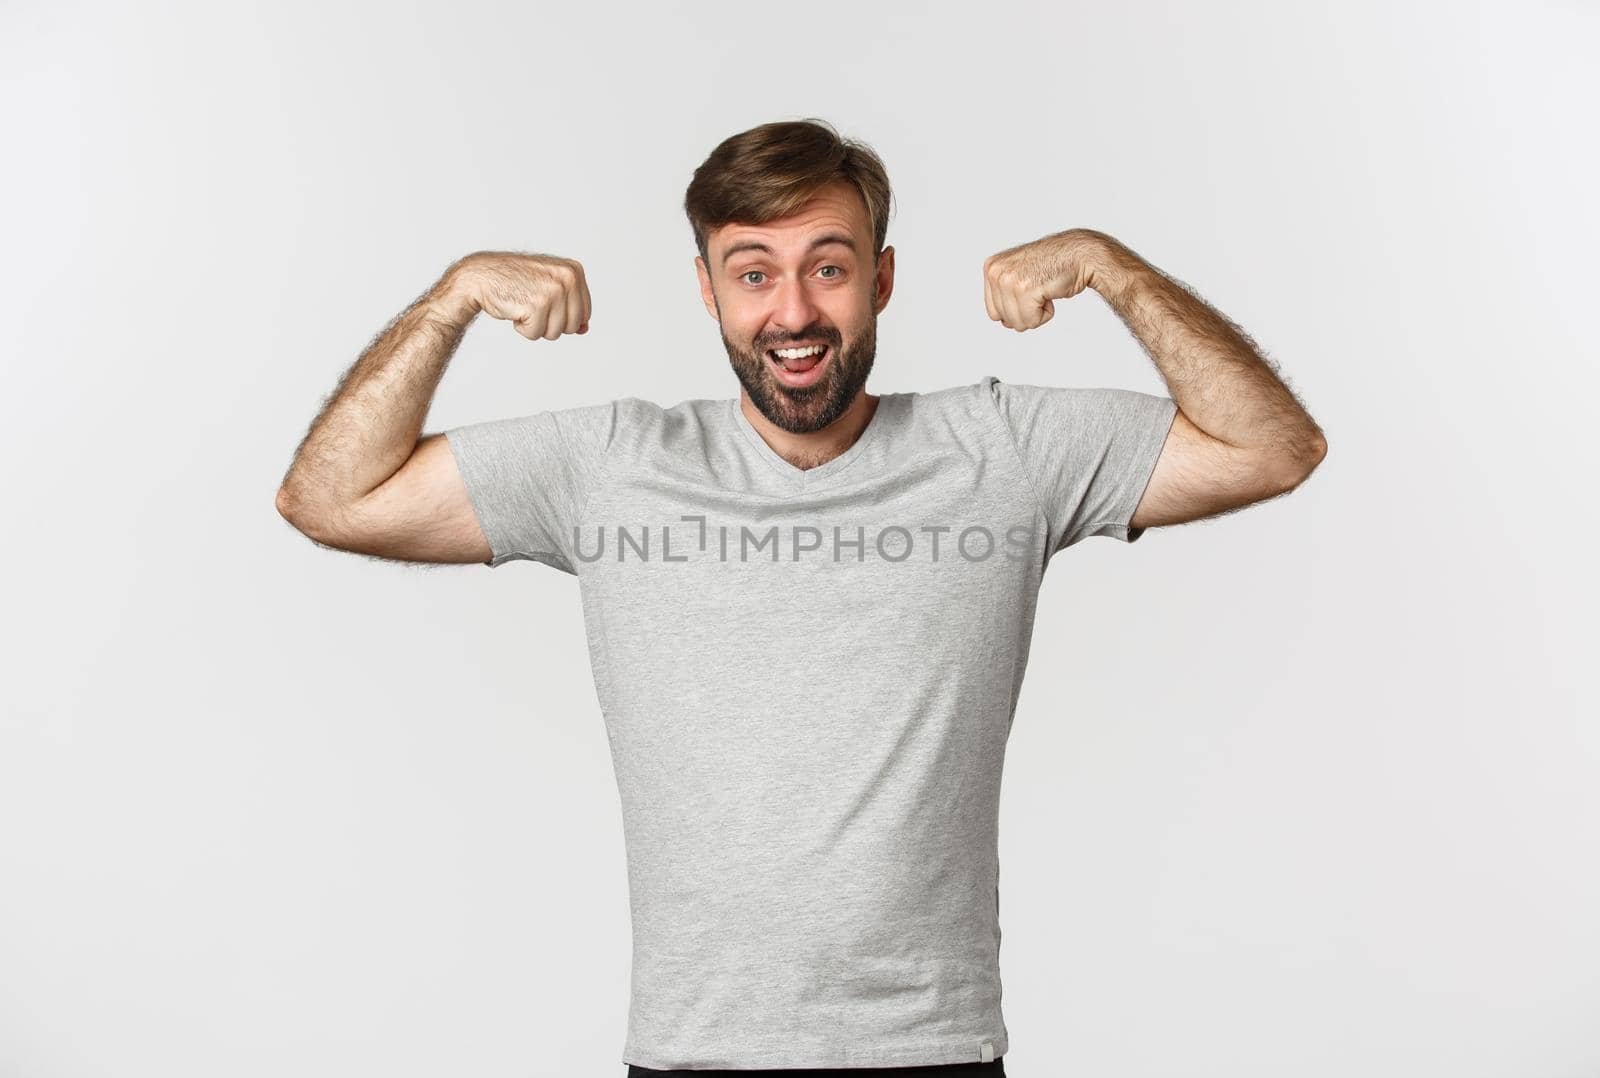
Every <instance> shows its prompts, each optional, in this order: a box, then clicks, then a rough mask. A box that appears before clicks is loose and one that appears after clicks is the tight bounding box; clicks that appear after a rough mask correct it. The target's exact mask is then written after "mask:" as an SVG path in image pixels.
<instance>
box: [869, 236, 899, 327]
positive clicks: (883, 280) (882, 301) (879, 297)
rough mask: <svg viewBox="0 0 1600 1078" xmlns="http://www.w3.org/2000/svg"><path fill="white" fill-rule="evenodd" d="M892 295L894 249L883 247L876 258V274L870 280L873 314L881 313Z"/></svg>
mask: <svg viewBox="0 0 1600 1078" xmlns="http://www.w3.org/2000/svg"><path fill="white" fill-rule="evenodd" d="M893 294H894V248H893V247H885V248H884V249H883V253H882V254H881V255H879V256H878V272H877V274H876V275H875V276H874V277H873V280H872V309H873V313H875V314H878V313H882V311H883V309H884V308H885V307H887V306H888V305H889V297H890V296H891V295H893Z"/></svg>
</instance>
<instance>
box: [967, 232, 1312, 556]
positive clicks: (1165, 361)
mask: <svg viewBox="0 0 1600 1078" xmlns="http://www.w3.org/2000/svg"><path fill="white" fill-rule="evenodd" d="M1090 288H1092V289H1094V290H1095V291H1096V292H1098V293H1099V294H1100V295H1101V297H1102V298H1104V299H1105V300H1106V302H1107V303H1108V304H1109V305H1110V306H1111V308H1112V309H1113V310H1115V311H1116V312H1117V315H1118V317H1119V318H1121V319H1122V321H1123V324H1124V325H1126V326H1127V327H1128V329H1129V330H1130V331H1131V332H1132V333H1133V335H1134V336H1135V337H1136V338H1137V339H1138V341H1139V343H1140V345H1142V346H1143V348H1144V350H1145V352H1146V353H1147V354H1148V355H1149V356H1150V358H1151V359H1152V360H1153V361H1154V362H1155V364H1156V366H1157V367H1158V368H1159V369H1160V371H1161V376H1162V378H1163V379H1164V380H1165V381H1166V383H1167V387H1168V389H1169V390H1170V391H1171V393H1172V398H1173V400H1174V401H1175V402H1176V403H1177V405H1178V413H1177V415H1176V416H1175V417H1174V419H1173V424H1172V429H1171V432H1170V434H1169V435H1168V437H1167V441H1166V445H1165V446H1164V447H1163V449H1162V452H1161V456H1160V458H1159V459H1158V461H1157V463H1156V467H1155V471H1154V472H1153V474H1152V475H1151V478H1150V483H1149V485H1148V487H1147V488H1146V489H1145V492H1144V496H1143V498H1142V500H1141V501H1140V502H1139V505H1138V508H1137V509H1136V510H1135V512H1134V515H1133V518H1132V520H1131V521H1130V525H1131V526H1133V527H1136V528H1146V527H1155V526H1158V525H1162V524H1178V523H1182V522H1184V521H1189V520H1198V519H1200V518H1202V517H1207V516H1213V515H1216V514H1219V513H1222V512H1226V511H1228V510H1231V509H1238V508H1241V507H1243V506H1246V505H1250V504H1252V503H1255V502H1258V501H1262V500H1264V499H1267V498H1270V497H1274V496H1276V495H1279V494H1283V493H1286V492H1288V491H1290V490H1293V489H1294V488H1295V487H1297V486H1299V485H1300V484H1301V483H1302V482H1304V481H1305V479H1306V477H1308V476H1309V475H1310V474H1311V472H1312V471H1313V470H1314V469H1315V468H1316V467H1317V465H1318V464H1319V463H1321V461H1322V459H1323V458H1324V457H1325V456H1326V455H1327V451H1328V444H1327V439H1326V437H1325V436H1324V435H1323V432H1322V430H1321V429H1320V428H1319V427H1318V426H1317V424H1316V422H1315V421H1314V420H1312V418H1311V416H1310V415H1309V414H1308V413H1307V412H1306V410H1305V409H1304V408H1302V407H1301V405H1300V403H1299V401H1298V400H1296V399H1295V396H1294V394H1293V393H1292V392H1291V391H1290V390H1289V388H1288V386H1286V385H1285V384H1284V383H1283V381H1282V380H1280V379H1279V378H1278V376H1277V374H1276V373H1275V372H1274V370H1273V368H1272V367H1271V366H1270V365H1269V364H1268V362H1267V361H1266V359H1265V358H1264V357H1263V356H1262V355H1261V354H1260V352H1259V350H1258V349H1257V348H1256V346H1255V345H1254V343H1253V342H1252V341H1251V340H1250V339H1249V337H1248V336H1246V335H1245V333H1244V331H1243V330H1241V329H1240V328H1239V327H1238V326H1236V325H1234V324H1233V323H1232V322H1230V321H1229V320H1228V319H1227V318H1225V317H1223V315H1222V314H1220V313H1219V312H1217V311H1216V310H1214V309H1213V308H1212V307H1210V306H1209V305H1208V304H1207V303H1206V302H1205V301H1204V300H1203V299H1201V298H1200V297H1199V296H1197V295H1195V294H1194V293H1193V292H1191V291H1190V290H1188V289H1187V288H1186V287H1184V286H1183V285H1182V284H1180V283H1179V282H1177V281H1176V280H1174V279H1173V278H1171V277H1168V276H1167V275H1166V274H1165V273H1163V272H1161V271H1160V270H1159V269H1157V268H1156V267H1154V266H1152V265H1151V264H1150V263H1148V262H1146V261H1145V260H1144V259H1142V258H1140V257H1139V256H1138V255H1137V254H1135V253H1134V252H1133V251H1132V250H1130V249H1129V248H1127V247H1126V246H1124V245H1123V244H1121V243H1119V242H1118V241H1117V240H1115V239H1113V238H1112V237H1110V236H1108V235H1106V234H1105V233H1103V232H1096V231H1094V230H1092V229H1081V228H1079V229H1070V230H1068V231H1066V232H1060V233H1056V234H1054V235H1051V236H1046V237H1044V238H1043V239H1040V240H1036V241H1034V242H1032V243H1029V244H1024V245H1022V246H1019V247H1013V248H1010V249H1008V250H1005V251H1001V252H1000V253H998V254H995V255H992V256H990V258H989V259H988V260H987V261H986V262H985V263H984V300H985V304H986V306H987V308H988V311H989V317H990V318H991V319H993V320H995V321H998V322H1000V323H1002V324H1003V325H1005V326H1006V327H1007V328H1009V329H1014V330H1018V331H1022V330H1028V329H1033V328H1035V327H1037V326H1041V325H1043V324H1044V323H1045V322H1048V321H1049V320H1050V319H1051V318H1052V317H1053V316H1054V314H1055V308H1054V305H1053V301H1054V300H1056V299H1068V298H1071V297H1073V296H1076V295H1077V294H1078V293H1080V292H1082V291H1084V290H1085V289H1090Z"/></svg>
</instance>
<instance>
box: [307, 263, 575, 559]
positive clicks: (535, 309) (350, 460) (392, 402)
mask: <svg viewBox="0 0 1600 1078" xmlns="http://www.w3.org/2000/svg"><path fill="white" fill-rule="evenodd" d="M479 311H483V312H485V313H487V314H489V315H490V316H491V317H494V318H502V319H506V320H508V321H511V322H513V323H514V324H515V326H516V329H517V331H518V332H519V333H521V334H522V335H523V336H524V337H527V338H528V339H529V340H535V339H539V338H543V339H546V340H552V341H553V340H555V339H556V338H558V337H559V336H561V334H563V333H583V332H587V330H588V321H589V312H590V301H589V290H588V285H587V283H586V282H585V279H584V275H583V268H582V266H580V265H579V264H578V263H577V262H575V261H573V260H572V259H566V258H558V257H555V256H552V255H535V254H520V253H514V252H499V251H485V252H478V253H476V254H472V255H468V256H467V257H466V258H463V259H461V260H460V261H458V262H456V263H455V264H454V265H452V266H451V267H450V268H449V269H448V270H447V271H446V272H445V273H444V275H443V276H442V277H440V278H439V280H438V281H437V282H435V283H434V285H433V286H432V287H430V288H429V289H428V290H427V291H426V292H424V293H423V294H422V295H421V296H420V297H418V299H417V300H416V301H415V302H414V303H412V305H411V306H410V307H408V308H407V309H406V310H405V311H404V312H402V313H401V314H400V315H399V316H397V317H396V318H395V319H394V320H393V321H391V322H390V323H389V325H388V326H386V327H385V328H384V330H383V331H382V332H381V333H380V334H379V335H378V337H377V338H376V340H374V341H373V343H372V344H371V345H370V346H369V347H368V348H367V349H366V351H365V352H363V353H362V355H361V357H360V358H359V359H357V360H356V362H355V364H354V365H353V366H351V368H350V369H349V370H348V371H346V372H345V374H344V376H343V377H342V378H341V379H340V381H339V384H338V385H337V387H335V389H334V392H333V393H332V395H331V396H330V397H329V399H328V402H327V404H326V405H325V406H324V408H323V409H322V412H321V414H319V415H318V416H317V418H316V419H315V420H314V421H313V422H312V424H311V428H310V430H309V431H308V433H307V434H306V436H305V438H304V439H303V440H302V441H301V443H300V446H299V448H298V449H297V450H296V452H295V456H294V461H293V463H292V464H291V465H290V467H289V470H288V472H287V474H286V475H285V476H284V478H283V481H282V484H281V485H280V487H279V489H278V494H277V500H276V505H277V509H278V512H279V513H280V514H282V516H283V517H284V519H286V520H288V521H289V522H290V523H291V524H293V525H294V526H295V528H297V529H298V530H299V531H301V532H302V533H304V534H305V535H307V536H309V537H310V538H311V539H313V540H315V541H317V542H318V543H321V544H323V545H326V546H331V547H335V548H338V549H340V550H348V551H352V552H356V553H363V554H372V555H376V556H380V557H387V558H396V559H401V560H408V561H425V562H463V563H465V562H474V561H483V560H485V559H486V558H488V557H489V543H488V541H487V540H486V539H485V537H484V535H483V532H482V529H481V527H480V526H479V523H478V521H477V519H476V517H475V515H474V513H473V510H472V505H471V503H470V501H469V500H468V497H467V493H466V489H465V487H464V486H463V484H462V481H461V477H460V474H459V473H458V471H457V469H456V465H455V461H454V459H453V457H452V455H451V453H450V449H449V446H448V445H447V444H446V441H445V439H444V437H443V436H442V435H438V434H435V435H431V436H429V437H426V438H420V435H421V430H422V424H423V422H424V420H425V419H426V418H427V414H428V409H429V407H430V406H431V405H432V403H433V395H434V392H435V391H436V390H437V388H438V385H439V380H440V378H441V377H443V375H444V371H445V368H446V366H448V365H449V362H450V358H451V356H452V355H454V353H455V350H456V347H457V346H458V345H459V344H460V343H461V338H462V337H463V336H464V335H465V333H466V330H467V327H468V326H469V325H470V324H471V322H472V320H473V318H474V317H476V315H477V314H478V312H479ZM419 438H420V440H419Z"/></svg>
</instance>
